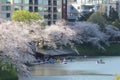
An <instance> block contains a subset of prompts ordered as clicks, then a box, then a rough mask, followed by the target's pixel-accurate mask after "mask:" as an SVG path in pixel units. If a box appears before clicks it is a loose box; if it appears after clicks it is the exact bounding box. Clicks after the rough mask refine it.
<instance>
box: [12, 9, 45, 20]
mask: <svg viewBox="0 0 120 80" xmlns="http://www.w3.org/2000/svg"><path fill="white" fill-rule="evenodd" d="M39 19H43V18H42V17H40V16H39V14H38V13H34V12H29V11H26V10H16V11H15V12H13V15H12V20H13V21H20V22H25V21H30V20H39Z"/></svg>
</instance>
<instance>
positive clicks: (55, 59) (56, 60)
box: [35, 57, 72, 64]
mask: <svg viewBox="0 0 120 80" xmlns="http://www.w3.org/2000/svg"><path fill="white" fill-rule="evenodd" d="M68 61H72V58H67V57H46V58H44V59H40V58H38V59H37V61H35V62H37V63H50V64H54V63H63V64H67V62H68Z"/></svg>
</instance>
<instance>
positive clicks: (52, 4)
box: [0, 0, 67, 25]
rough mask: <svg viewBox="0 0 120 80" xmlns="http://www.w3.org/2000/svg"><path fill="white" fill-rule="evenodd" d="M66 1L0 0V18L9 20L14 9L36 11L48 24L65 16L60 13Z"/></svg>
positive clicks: (64, 9)
mask: <svg viewBox="0 0 120 80" xmlns="http://www.w3.org/2000/svg"><path fill="white" fill-rule="evenodd" d="M63 3H64V4H63ZM66 3H67V0H66V1H65V0H0V18H3V19H7V20H10V19H11V16H12V13H13V12H14V11H15V10H28V11H30V12H38V13H39V14H40V15H41V16H43V17H44V18H45V22H47V24H48V25H50V24H53V23H55V22H56V21H57V20H59V19H62V18H66V16H65V15H64V16H63V13H62V12H63V11H64V12H65V11H66V9H67V8H66V7H65V8H64V7H62V6H63V5H66ZM62 10H63V11H62Z"/></svg>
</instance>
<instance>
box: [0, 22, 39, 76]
mask: <svg viewBox="0 0 120 80" xmlns="http://www.w3.org/2000/svg"><path fill="white" fill-rule="evenodd" d="M39 23H41V22H40V21H38V22H37V21H36V22H35V21H34V22H31V23H30V24H26V23H21V22H11V21H1V24H0V42H1V43H0V55H1V56H2V58H3V60H10V61H11V62H12V63H13V64H14V65H15V67H16V68H17V71H18V72H19V74H20V75H29V72H28V68H27V67H26V66H25V65H24V64H25V63H27V62H31V61H33V60H35V58H34V56H33V55H34V52H35V48H36V46H35V45H34V44H33V43H32V42H33V40H36V39H39V38H40V37H39V35H40V31H41V28H40V25H39Z"/></svg>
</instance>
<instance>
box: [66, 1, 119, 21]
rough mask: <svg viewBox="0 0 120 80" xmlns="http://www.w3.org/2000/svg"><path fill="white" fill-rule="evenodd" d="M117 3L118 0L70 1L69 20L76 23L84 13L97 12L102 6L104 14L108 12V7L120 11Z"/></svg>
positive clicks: (68, 7)
mask: <svg viewBox="0 0 120 80" xmlns="http://www.w3.org/2000/svg"><path fill="white" fill-rule="evenodd" d="M117 3H118V0H70V1H69V0H68V4H67V18H68V20H69V21H75V20H76V19H77V18H78V17H80V16H81V15H83V13H84V12H91V11H97V9H98V7H99V6H100V5H102V7H101V11H102V12H106V10H107V9H108V8H107V7H108V6H112V7H114V8H115V10H117V11H118V8H119V7H117Z"/></svg>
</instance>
